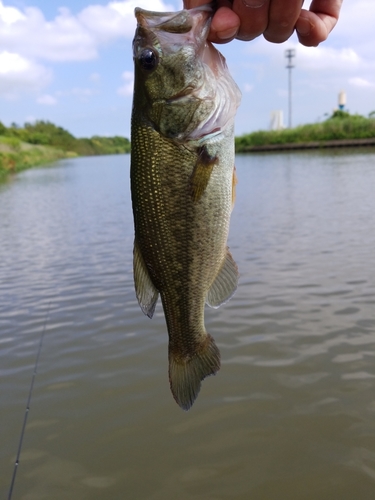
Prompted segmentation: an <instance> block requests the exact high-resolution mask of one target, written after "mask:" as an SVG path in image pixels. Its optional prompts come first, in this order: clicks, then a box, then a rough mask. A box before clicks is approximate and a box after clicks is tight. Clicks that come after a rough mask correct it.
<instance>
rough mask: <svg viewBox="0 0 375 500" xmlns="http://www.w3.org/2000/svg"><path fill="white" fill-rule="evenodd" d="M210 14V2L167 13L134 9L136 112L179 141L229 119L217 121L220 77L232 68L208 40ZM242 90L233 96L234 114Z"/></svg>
mask: <svg viewBox="0 0 375 500" xmlns="http://www.w3.org/2000/svg"><path fill="white" fill-rule="evenodd" d="M212 13H213V10H212V7H211V6H210V5H205V6H202V7H198V8H195V9H191V10H182V11H179V12H169V13H158V12H150V11H146V10H143V9H140V8H136V9H135V16H136V18H137V29H136V33H135V37H134V40H133V56H134V66H135V81H134V101H133V116H134V113H135V110H136V112H137V113H138V115H141V119H142V120H143V121H144V122H147V123H148V124H149V125H151V126H152V127H153V128H154V129H156V130H157V131H158V132H159V133H161V134H162V135H164V136H165V137H168V138H171V139H174V140H177V141H186V140H189V139H196V138H199V137H202V136H204V135H207V134H210V133H212V132H214V131H215V130H219V129H220V128H221V127H222V126H223V124H224V122H226V121H227V118H228V117H227V116H226V117H225V119H224V118H223V117H222V118H221V119H219V120H218V116H219V115H220V114H221V113H220V112H218V111H220V109H219V110H218V109H217V107H218V95H217V93H218V86H221V87H223V85H224V86H225V82H224V83H223V82H221V83H219V80H221V79H222V77H223V75H224V73H225V72H226V73H228V76H229V72H228V70H227V68H226V64H225V59H224V57H223V56H222V55H221V54H220V52H218V51H217V50H216V49H215V48H214V47H213V46H212V44H211V43H209V42H207V36H208V32H209V28H210V23H211V18H212ZM229 79H230V80H231V77H230V76H229ZM224 80H225V78H224ZM231 83H232V84H234V82H233V80H231ZM234 86H235V87H236V85H235V84H234ZM236 89H237V87H236ZM237 90H238V89H237ZM238 93H239V91H238V92H237V95H236V98H235V99H234V100H233V99H232V103H233V102H234V106H232V107H233V108H234V111H233V112H232V113H231V116H232V117H233V118H234V114H235V111H236V109H237V106H238V103H239V98H238ZM219 97H220V96H219ZM224 97H225V98H226V99H227V98H228V97H229V98H230V97H231V96H228V95H226V96H224ZM221 106H223V105H221ZM219 107H220V105H219ZM224 107H225V106H224ZM226 107H228V105H226ZM224 111H225V110H224ZM227 114H228V113H226V115H227ZM138 118H139V117H138Z"/></svg>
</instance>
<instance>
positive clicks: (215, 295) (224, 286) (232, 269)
mask: <svg viewBox="0 0 375 500" xmlns="http://www.w3.org/2000/svg"><path fill="white" fill-rule="evenodd" d="M237 285H238V268H237V264H236V263H235V262H234V260H233V257H232V255H231V253H230V252H229V250H228V249H227V254H226V256H225V259H224V261H223V265H222V267H221V269H220V271H219V272H218V274H217V276H216V278H215V281H214V282H213V283H212V285H211V288H210V289H209V291H208V294H207V298H206V304H207V305H208V306H210V307H214V308H215V309H216V308H218V307H220V306H221V305H222V304H224V302H227V301H228V300H229V299H230V298H231V297H232V296H233V294H234V292H235V291H236V289H237Z"/></svg>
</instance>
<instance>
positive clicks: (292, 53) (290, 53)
mask: <svg viewBox="0 0 375 500" xmlns="http://www.w3.org/2000/svg"><path fill="white" fill-rule="evenodd" d="M295 55H296V51H295V50H294V49H287V50H286V51H285V57H286V58H287V59H288V65H287V66H286V67H287V69H288V70H289V85H288V86H289V116H288V128H292V69H293V68H294V66H293V62H292V59H293V57H295Z"/></svg>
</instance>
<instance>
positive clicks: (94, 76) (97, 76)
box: [89, 73, 100, 82]
mask: <svg viewBox="0 0 375 500" xmlns="http://www.w3.org/2000/svg"><path fill="white" fill-rule="evenodd" d="M89 79H90V80H91V81H92V82H98V81H99V80H100V74H99V73H91V75H90V77H89Z"/></svg>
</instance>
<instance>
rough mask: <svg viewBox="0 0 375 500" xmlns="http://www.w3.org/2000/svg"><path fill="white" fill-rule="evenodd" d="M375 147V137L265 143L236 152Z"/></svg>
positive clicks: (245, 147) (244, 147) (242, 148)
mask: <svg viewBox="0 0 375 500" xmlns="http://www.w3.org/2000/svg"><path fill="white" fill-rule="evenodd" d="M371 146H372V147H375V137H371V138H369V139H336V140H332V141H311V142H290V143H286V144H264V145H262V146H243V147H241V148H240V149H241V150H240V151H236V153H259V152H272V151H296V150H306V149H326V148H353V147H371Z"/></svg>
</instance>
